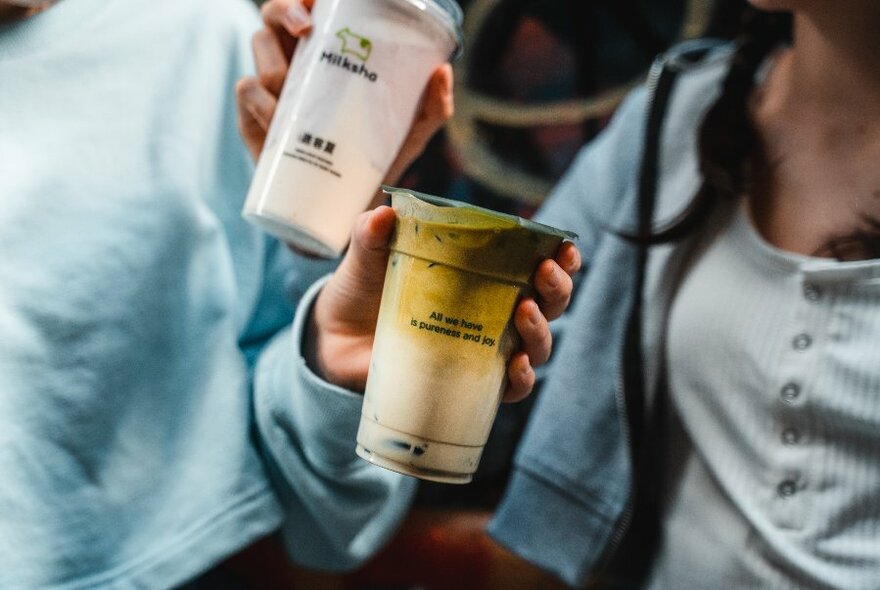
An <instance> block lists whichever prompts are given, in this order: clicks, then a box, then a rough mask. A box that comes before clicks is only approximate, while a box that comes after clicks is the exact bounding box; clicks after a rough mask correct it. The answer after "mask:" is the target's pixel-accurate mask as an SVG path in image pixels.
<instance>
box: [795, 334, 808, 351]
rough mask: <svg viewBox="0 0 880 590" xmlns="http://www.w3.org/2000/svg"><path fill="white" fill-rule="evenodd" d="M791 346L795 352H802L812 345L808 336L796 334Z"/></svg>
mask: <svg viewBox="0 0 880 590" xmlns="http://www.w3.org/2000/svg"><path fill="white" fill-rule="evenodd" d="M791 345H792V346H793V347H794V349H795V350H797V351H804V350H806V349H808V348H810V346H812V345H813V338H812V336H810V335H809V334H798V335H797V336H795V337H794V340H792V342H791Z"/></svg>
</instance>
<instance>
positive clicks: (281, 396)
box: [213, 3, 415, 570]
mask: <svg viewBox="0 0 880 590" xmlns="http://www.w3.org/2000/svg"><path fill="white" fill-rule="evenodd" d="M243 4H244V3H243ZM247 4H249V3H247ZM247 8H248V10H247V11H246V12H248V14H247V15H246V16H248V18H249V26H250V27H252V28H255V27H257V26H259V22H258V19H254V20H253V22H251V20H250V17H251V16H253V15H251V14H250V13H251V12H252V7H251V6H248V7H247ZM243 12H245V11H244V9H243ZM241 29H244V33H246V34H241V35H239V39H238V42H237V47H238V53H237V61H236V63H234V64H232V66H231V67H230V70H231V71H232V72H233V74H232V75H231V78H238V77H239V76H241V75H243V74H246V73H248V72H250V71H251V68H252V67H253V64H252V57H251V50H250V33H249V32H248V31H247V27H236V30H241ZM230 88H231V84H230ZM229 100H230V101H231V100H233V98H232V92H230V93H229ZM226 112H227V113H230V115H229V117H230V118H229V120H228V121H227V123H226V125H225V129H226V133H225V135H224V137H223V140H224V141H223V142H222V143H223V145H225V146H226V148H224V150H225V152H224V154H223V156H222V157H221V158H218V161H222V162H223V163H224V165H223V167H222V168H220V169H218V170H216V171H215V172H214V175H213V176H214V177H216V178H219V179H221V180H222V182H219V186H218V191H219V190H224V191H227V192H233V193H235V194H239V195H241V194H243V193H244V192H246V190H247V184H248V183H249V180H250V174H251V173H252V171H253V167H252V162H251V161H250V156H249V155H248V154H247V153H246V151H245V150H244V148H243V145H242V141H241V138H240V137H239V136H238V133H237V131H236V127H235V117H234V113H235V109H234V104H232V103H230V104H229V105H228V107H227V109H226ZM229 203H231V204H225V208H223V209H221V215H223V216H224V217H225V219H227V220H228V221H227V227H229V228H230V230H229V231H230V235H229V236H228V237H229V239H230V243H231V255H232V257H233V259H234V261H235V267H236V269H237V274H238V278H239V281H238V286H239V289H240V297H241V299H242V301H244V302H246V309H245V310H244V311H243V315H242V318H241V322H242V324H241V325H242V329H241V333H240V336H239V342H238V346H239V348H240V350H241V351H242V353H243V355H244V357H245V360H246V362H247V366H248V370H249V373H250V376H251V380H252V396H253V399H252V411H253V418H254V422H255V424H254V427H253V432H252V435H253V438H254V439H255V445H256V446H257V447H258V449H259V451H260V454H261V456H262V459H263V462H264V464H265V465H266V470H267V471H268V474H269V477H270V480H271V483H272V487H273V489H274V491H275V494H276V496H277V498H278V500H279V503H280V504H281V507H282V518H283V520H282V525H281V526H282V534H283V537H284V539H285V543H286V545H287V548H288V551H289V553H290V556H291V558H292V559H294V560H295V561H296V562H298V563H300V564H302V565H304V566H308V567H314V568H320V569H326V570H345V569H352V568H354V567H357V566H358V565H359V564H360V563H362V562H363V561H365V560H366V559H367V558H369V557H370V556H371V555H372V554H373V553H374V552H375V551H377V550H378V549H379V548H380V547H381V545H382V543H383V542H384V541H385V539H386V538H387V537H388V536H390V535H391V533H392V532H393V531H394V530H395V528H396V525H397V524H398V521H399V520H400V519H401V518H402V517H403V516H404V514H405V513H406V511H407V509H408V508H409V504H410V500H411V498H412V496H413V494H414V492H415V480H412V479H411V478H406V477H404V476H401V475H397V474H395V473H392V472H390V471H386V470H384V469H381V468H379V467H375V466H373V465H371V464H369V463H367V462H366V461H364V460H363V459H360V458H359V457H357V456H356V455H355V444H356V443H355V439H356V433H357V427H358V422H359V419H360V409H361V402H362V396H360V395H358V394H356V393H353V392H350V391H345V390H343V389H340V388H336V387H333V386H331V385H329V384H328V383H325V382H323V381H322V380H320V379H318V377H317V376H315V375H314V374H313V373H312V372H311V371H310V370H309V369H308V367H306V365H305V361H304V359H303V357H302V354H301V353H300V346H299V343H300V341H301V339H302V330H303V325H304V323H305V319H306V317H307V316H308V312H309V310H310V308H311V305H312V302H313V301H314V298H315V297H316V295H317V293H318V291H319V289H320V286H321V285H322V284H323V283H322V282H321V281H320V279H321V278H322V277H324V276H326V275H327V274H328V273H330V272H332V271H333V270H334V269H335V267H336V265H337V264H338V261H336V260H315V259H310V258H306V257H304V256H299V255H297V254H294V253H292V252H291V251H290V250H289V249H288V248H287V247H286V246H285V245H284V244H283V243H281V242H279V241H277V240H274V239H272V238H269V237H267V236H265V235H263V234H262V233H261V232H259V231H257V230H255V229H254V228H253V227H250V226H249V225H248V224H245V223H244V222H243V221H242V220H241V217H240V210H241V202H240V200H237V199H232V200H230V201H229ZM219 208H220V207H218V209H219ZM292 319H293V320H294V321H293V325H292V326H291V320H292Z"/></svg>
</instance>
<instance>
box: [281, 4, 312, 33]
mask: <svg viewBox="0 0 880 590" xmlns="http://www.w3.org/2000/svg"><path fill="white" fill-rule="evenodd" d="M285 20H286V25H287V29H288V30H289V31H290V32H291V33H292V34H294V35H297V34H299V33H302V32H303V31H305V30H306V29H307V28H309V27H310V26H312V17H311V15H309V11H308V10H306V9H305V7H304V6H303V5H302V4H300V3H299V2H294V3H293V4H291V5H290V8H288V9H287V14H286V15H285Z"/></svg>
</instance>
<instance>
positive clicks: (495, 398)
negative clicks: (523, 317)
mask: <svg viewBox="0 0 880 590" xmlns="http://www.w3.org/2000/svg"><path fill="white" fill-rule="evenodd" d="M389 190H390V192H391V193H392V206H393V207H394V210H395V212H396V214H397V226H396V230H395V234H394V237H393V239H392V242H391V255H390V257H389V261H388V270H387V274H386V277H385V286H384V289H383V292H382V303H381V306H380V309H379V319H378V323H377V326H376V338H375V341H374V344H373V356H372V359H371V362H370V369H369V374H368V376H367V386H366V392H365V396H364V404H363V411H362V415H361V422H360V428H359V430H358V435H357V453H358V455H360V456H361V457H363V458H365V459H367V460H368V461H371V462H373V463H375V464H377V465H380V466H382V467H386V468H388V469H391V470H394V471H398V472H401V473H405V474H408V475H413V476H416V477H420V478H422V479H429V480H434V481H441V482H447V483H467V482H469V481H470V480H471V477H472V474H473V473H474V471H476V468H477V464H478V463H479V460H480V456H481V454H482V452H483V447H484V446H485V444H486V440H487V439H488V437H489V431H490V430H491V427H492V422H493V421H494V419H495V414H496V413H497V411H498V405H499V403H500V401H501V394H502V392H503V389H504V386H505V380H506V373H507V364H508V361H509V360H510V357H511V354H512V353H513V351H514V350H515V349H516V348H517V345H518V342H517V341H518V338H517V333H516V329H515V328H514V327H513V325H512V316H513V312H514V308H515V307H516V305H517V303H518V302H519V299H520V297H521V296H522V295H523V294H524V293H527V292H529V291H530V290H531V286H530V282H531V279H532V276H533V274H534V272H535V269H536V268H537V266H538V265H539V264H540V263H541V261H543V260H544V259H545V258H550V257H553V256H554V255H555V253H556V251H557V250H558V249H559V246H560V245H561V244H562V242H563V241H564V240H566V239H573V238H575V237H576V236H575V235H574V234H572V233H570V232H565V231H560V230H557V229H554V228H551V227H548V226H544V225H540V224H537V223H533V222H529V221H526V220H523V219H520V218H518V217H514V216H512V215H505V214H502V213H496V212H494V211H489V210H487V209H482V208H479V207H474V206H470V205H466V204H464V203H458V202H456V201H450V200H447V199H441V198H439V197H432V196H429V195H422V194H419V193H414V192H409V191H403V190H400V189H389Z"/></svg>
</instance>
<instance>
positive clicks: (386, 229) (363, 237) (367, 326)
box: [324, 205, 396, 332]
mask: <svg viewBox="0 0 880 590" xmlns="http://www.w3.org/2000/svg"><path fill="white" fill-rule="evenodd" d="M395 219H396V218H395V215H394V210H393V209H392V208H391V207H387V206H384V205H383V206H380V207H378V208H376V209H374V210H372V211H368V212H366V213H363V214H361V216H360V217H359V218H358V220H357V223H356V224H355V227H354V230H353V231H352V237H351V243H350V245H349V247H348V251H347V252H346V254H345V258H343V260H342V262H341V263H340V265H339V268H338V269H337V271H336V272H335V273H334V275H333V278H332V280H331V281H330V282H328V284H327V285H326V286H325V289H324V290H325V292H326V293H325V296H326V297H327V298H328V301H327V303H328V304H330V305H329V306H328V310H329V309H332V311H333V313H332V316H333V318H332V323H333V324H335V326H336V329H337V330H340V331H343V332H360V331H366V330H369V331H370V332H372V330H373V329H374V328H375V325H376V317H377V316H378V313H379V300H380V298H381V296H382V287H383V285H384V282H385V268H386V266H387V264H388V242H389V240H390V239H391V234H392V232H393V231H394V224H395ZM327 319H328V320H329V319H331V318H327Z"/></svg>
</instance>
